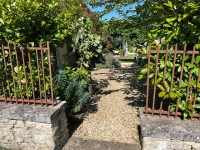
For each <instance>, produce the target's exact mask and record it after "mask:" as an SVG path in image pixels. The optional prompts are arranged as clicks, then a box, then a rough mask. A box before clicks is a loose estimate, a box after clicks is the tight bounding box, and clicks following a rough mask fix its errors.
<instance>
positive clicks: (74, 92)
mask: <svg viewBox="0 0 200 150" xmlns="http://www.w3.org/2000/svg"><path fill="white" fill-rule="evenodd" d="M54 81H55V85H56V95H57V97H56V98H57V99H60V100H63V101H66V102H67V112H69V113H76V112H79V111H80V110H81V108H82V107H83V105H84V104H85V103H86V102H87V100H88V99H89V98H90V95H89V93H88V92H87V91H86V88H87V86H86V85H85V84H84V83H83V82H81V80H79V79H78V78H77V77H69V78H68V77H67V75H66V71H65V70H59V71H58V73H57V75H56V76H55V80H54Z"/></svg>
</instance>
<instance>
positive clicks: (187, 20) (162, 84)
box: [90, 0, 200, 118]
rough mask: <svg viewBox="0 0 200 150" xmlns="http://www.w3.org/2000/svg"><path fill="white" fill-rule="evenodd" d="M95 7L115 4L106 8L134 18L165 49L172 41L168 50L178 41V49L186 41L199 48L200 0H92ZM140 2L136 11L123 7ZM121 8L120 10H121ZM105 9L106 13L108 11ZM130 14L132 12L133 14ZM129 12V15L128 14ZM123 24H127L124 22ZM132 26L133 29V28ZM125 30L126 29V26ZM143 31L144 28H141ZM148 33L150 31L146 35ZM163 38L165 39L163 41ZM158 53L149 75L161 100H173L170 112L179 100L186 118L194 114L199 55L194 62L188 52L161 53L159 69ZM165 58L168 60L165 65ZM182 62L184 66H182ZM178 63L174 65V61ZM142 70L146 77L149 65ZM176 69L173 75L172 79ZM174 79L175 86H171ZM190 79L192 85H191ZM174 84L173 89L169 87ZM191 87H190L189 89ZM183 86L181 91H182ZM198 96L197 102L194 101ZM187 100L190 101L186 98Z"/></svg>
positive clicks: (198, 91) (198, 93)
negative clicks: (181, 74) (102, 0)
mask: <svg viewBox="0 0 200 150" xmlns="http://www.w3.org/2000/svg"><path fill="white" fill-rule="evenodd" d="M90 2H91V4H93V5H94V6H99V5H101V6H105V8H106V9H107V7H108V5H110V6H112V7H110V8H108V9H107V10H106V11H107V12H110V11H112V10H114V9H115V10H116V11H118V12H119V13H121V14H122V16H124V18H128V19H130V20H133V21H134V23H135V24H134V26H133V27H135V28H138V29H143V31H144V32H143V33H146V35H148V36H146V35H145V36H146V41H148V42H149V43H152V42H154V41H155V40H159V42H158V43H159V44H161V45H160V47H161V50H162V49H165V47H166V46H165V44H166V43H169V44H170V46H169V50H174V49H175V44H176V43H178V47H177V48H178V49H183V44H187V50H192V49H193V46H196V49H197V50H199V49H200V28H199V23H200V18H199V13H200V2H199V1H195V0H176V1H172V0H164V1H163V0H148V1H146V0H142V1H139V0H133V1H129V0H125V1H120V0H114V1H106V2H105V1H104V2H100V1H99V0H95V1H90ZM131 4H137V6H136V7H135V11H134V10H133V9H132V8H133V7H132V8H131V7H130V9H126V10H125V11H122V8H123V7H124V6H128V5H129V6H131ZM120 10H121V12H120ZM106 11H104V12H103V13H105V12H106ZM130 13H131V14H130ZM127 14H129V15H127ZM123 25H124V24H123ZM133 27H131V28H133ZM124 29H125V28H124ZM140 31H141V30H140ZM147 33H148V34H147ZM161 39H162V40H161ZM153 44H154V47H153V49H157V48H158V45H157V43H155V42H154V43H153ZM141 52H142V54H143V57H146V55H147V53H148V49H147V48H146V49H142V50H141ZM156 56H157V55H156V54H155V55H153V54H152V57H151V64H150V76H149V77H147V78H150V79H151V83H152V85H154V84H156V85H157V88H158V90H159V94H158V97H160V98H162V100H170V99H171V100H172V102H171V106H170V111H171V112H173V111H174V110H175V107H176V105H177V102H178V107H179V110H180V111H182V112H183V116H184V118H186V117H187V116H190V117H192V113H195V112H197V113H199V110H198V108H200V84H199V83H198V81H199V80H198V78H199V77H198V76H199V75H200V67H199V63H200V57H199V55H195V56H194V57H193V59H194V61H192V55H189V54H186V55H185V58H184V60H183V56H182V55H180V54H177V56H176V57H175V56H174V55H173V54H169V55H168V56H166V55H162V54H160V55H159V58H158V64H159V66H158V68H157V70H156V67H155V61H156ZM165 59H166V60H167V62H166V64H165ZM182 61H183V62H184V66H183V67H181V63H182ZM172 62H174V63H175V65H173V63H172ZM164 65H166V73H165V74H164ZM143 67H144V68H143V69H142V70H141V75H140V76H139V78H140V79H141V78H145V77H146V73H147V68H146V64H144V66H143ZM173 70H176V72H175V73H174V78H173V79H172V73H173ZM181 70H183V77H182V78H180V72H181ZM155 71H156V72H157V73H158V79H157V81H154V79H155V74H154V73H155ZM172 80H173V85H171V83H172ZM189 80H190V85H188V83H189ZM171 86H172V88H170V87H171ZM189 87H190V88H189ZM179 89H180V90H179ZM194 98H196V104H195V103H194ZM187 99H188V101H186V100H187Z"/></svg>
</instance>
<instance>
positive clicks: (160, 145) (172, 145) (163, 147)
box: [142, 138, 200, 150]
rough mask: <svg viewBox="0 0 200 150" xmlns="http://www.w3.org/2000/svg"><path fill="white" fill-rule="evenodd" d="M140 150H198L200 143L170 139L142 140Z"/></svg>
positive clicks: (199, 149)
mask: <svg viewBox="0 0 200 150" xmlns="http://www.w3.org/2000/svg"><path fill="white" fill-rule="evenodd" d="M142 145H143V149H142V150H200V143H197V142H187V141H180V140H171V139H154V138H151V139H150V138H147V139H145V138H144V139H143V142H142Z"/></svg>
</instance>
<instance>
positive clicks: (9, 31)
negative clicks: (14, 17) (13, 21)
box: [6, 29, 14, 33]
mask: <svg viewBox="0 0 200 150" xmlns="http://www.w3.org/2000/svg"><path fill="white" fill-rule="evenodd" d="M6 32H8V33H14V31H13V30H10V29H6Z"/></svg>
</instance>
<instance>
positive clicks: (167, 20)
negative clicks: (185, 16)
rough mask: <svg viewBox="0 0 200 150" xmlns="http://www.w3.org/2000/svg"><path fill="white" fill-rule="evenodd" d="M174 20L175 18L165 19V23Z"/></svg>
mask: <svg viewBox="0 0 200 150" xmlns="http://www.w3.org/2000/svg"><path fill="white" fill-rule="evenodd" d="M174 20H176V18H167V19H166V21H167V22H168V23H171V22H172V21H174Z"/></svg>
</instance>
